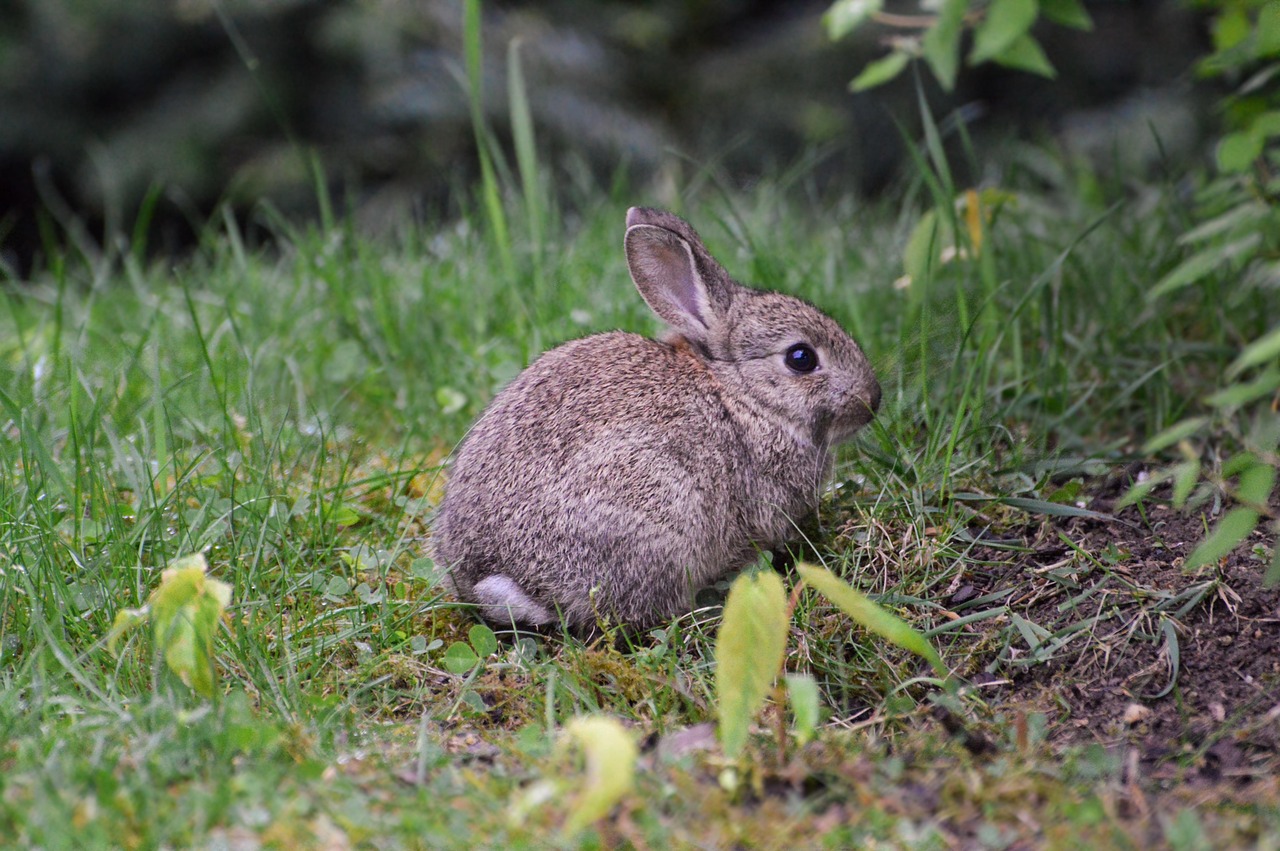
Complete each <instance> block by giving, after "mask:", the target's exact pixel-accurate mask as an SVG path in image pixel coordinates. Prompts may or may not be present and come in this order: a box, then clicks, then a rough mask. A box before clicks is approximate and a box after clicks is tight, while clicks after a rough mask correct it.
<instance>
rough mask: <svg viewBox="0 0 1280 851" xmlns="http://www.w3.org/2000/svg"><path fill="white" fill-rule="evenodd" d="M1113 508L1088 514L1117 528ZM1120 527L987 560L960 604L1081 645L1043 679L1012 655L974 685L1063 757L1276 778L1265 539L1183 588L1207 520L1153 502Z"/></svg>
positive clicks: (1277, 697)
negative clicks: (1061, 746) (1041, 728)
mask: <svg viewBox="0 0 1280 851" xmlns="http://www.w3.org/2000/svg"><path fill="white" fill-rule="evenodd" d="M1117 497H1118V494H1116V493H1106V492H1105V491H1104V492H1103V493H1101V494H1097V495H1095V496H1094V497H1093V498H1092V500H1091V501H1090V503H1089V508H1090V509H1091V510H1095V511H1099V512H1103V513H1110V512H1111V510H1112V505H1113V503H1114V502H1115V500H1116V498H1117ZM1116 516H1117V518H1118V520H1117V521H1113V522H1107V521H1103V520H1096V519H1087V518H1069V519H1066V518H1055V519H1054V520H1053V521H1051V522H1045V523H1044V524H1042V525H1038V526H1036V527H1034V528H1027V529H1023V530H1020V531H1019V532H1018V533H1015V534H1014V535H1012V536H1010V535H1008V534H1006V535H1005V536H1003V537H1005V538H1009V537H1012V538H1014V539H1015V541H1016V542H1017V543H1019V544H1021V545H1022V546H1023V547H1025V551H1021V552H1011V551H1010V550H1008V549H997V548H994V547H992V548H986V547H982V548H979V551H978V552H977V553H976V555H978V556H979V557H980V558H982V559H983V560H984V562H985V563H986V564H987V565H988V566H989V567H988V570H987V572H986V573H985V575H974V574H971V575H969V576H967V577H966V580H967V582H968V584H969V586H971V587H966V588H962V589H959V590H958V591H957V592H955V593H956V594H960V593H961V592H963V594H964V596H965V597H967V598H976V597H980V596H982V595H984V594H989V593H993V592H998V591H1001V590H1012V594H1011V595H1010V597H1009V599H1008V603H1009V606H1010V610H1011V611H1013V612H1017V613H1019V614H1020V615H1021V616H1022V617H1023V618H1025V619H1026V621H1028V622H1030V623H1032V624H1038V625H1040V626H1043V627H1045V628H1046V629H1048V630H1049V631H1050V632H1051V633H1052V634H1053V635H1055V636H1057V635H1065V634H1071V635H1072V636H1073V637H1072V638H1071V639H1070V640H1069V641H1068V642H1067V643H1066V644H1065V645H1064V646H1062V647H1061V648H1059V649H1057V650H1056V651H1055V652H1054V653H1053V654H1052V657H1051V659H1050V661H1048V662H1045V663H1039V664H1028V663H1029V662H1033V661H1034V660H1033V658H1032V656H1033V651H1032V650H1031V649H1030V644H1028V643H1026V642H1015V643H1013V644H1011V645H1010V646H1009V648H1008V649H1006V650H1004V651H1003V652H1002V653H1001V654H1000V658H998V659H997V660H996V661H995V662H994V663H993V664H992V665H990V666H989V668H988V671H987V672H984V673H980V674H979V675H978V676H977V678H976V679H977V681H978V682H982V681H983V679H984V678H985V679H986V680H988V681H989V682H990V684H991V691H992V693H993V694H992V696H993V697H995V702H998V703H1004V702H1013V701H1016V702H1017V703H1019V704H1024V703H1027V702H1029V703H1030V704H1031V705H1033V706H1035V707H1037V708H1039V709H1041V710H1042V711H1045V712H1046V713H1047V714H1048V715H1049V717H1050V719H1051V724H1050V730H1049V735H1050V737H1051V739H1052V740H1053V741H1055V742H1061V743H1086V742H1097V743H1100V744H1102V745H1103V746H1105V747H1107V748H1109V749H1113V750H1118V751H1122V752H1123V758H1124V759H1125V764H1126V766H1127V771H1128V773H1129V774H1130V775H1131V777H1132V779H1135V780H1136V779H1138V778H1139V777H1140V778H1141V779H1142V780H1144V781H1155V782H1157V783H1159V782H1160V781H1162V780H1169V781H1173V780H1180V781H1193V782H1194V781H1196V780H1201V781H1206V782H1218V781H1227V782H1232V780H1233V779H1234V781H1235V782H1242V783H1247V782H1249V781H1250V780H1251V779H1255V778H1263V777H1269V776H1275V775H1276V773H1277V771H1278V769H1280V587H1273V588H1264V587H1263V575H1264V573H1265V572H1266V568H1267V564H1268V563H1269V560H1270V557H1269V554H1267V550H1269V548H1270V547H1271V546H1273V545H1274V543H1275V542H1274V541H1269V540H1266V538H1265V536H1264V535H1263V533H1262V532H1260V531H1255V532H1254V533H1253V534H1252V535H1251V536H1250V538H1249V539H1248V541H1247V542H1245V543H1244V544H1242V545H1241V546H1239V547H1237V548H1236V550H1235V551H1234V552H1232V553H1231V554H1230V555H1229V556H1227V557H1226V558H1224V559H1223V560H1222V561H1221V562H1220V564H1219V565H1217V566H1216V567H1214V568H1209V569H1207V570H1202V571H1199V572H1196V573H1188V572H1187V571H1185V570H1184V569H1183V567H1182V565H1183V562H1184V561H1185V558H1186V556H1187V555H1189V554H1190V552H1191V551H1192V550H1193V549H1194V548H1195V546H1196V544H1197V543H1198V542H1199V541H1200V540H1201V539H1202V538H1203V537H1204V533H1205V522H1204V519H1203V517H1202V515H1201V514H1200V513H1198V512H1185V513H1184V512H1181V511H1176V510H1174V509H1172V508H1171V507H1169V506H1167V505H1157V504H1152V503H1148V505H1147V506H1146V509H1145V513H1140V512H1139V511H1138V510H1137V509H1136V508H1127V509H1125V510H1123V511H1121V512H1119V513H1118V514H1117V515H1116ZM1068 542H1070V543H1068ZM1072 545H1074V546H1072ZM1264 556H1265V558H1264ZM1073 626H1074V627H1076V629H1077V631H1076V632H1074V633H1070V629H1071V627H1073ZM1044 640H1045V641H1051V640H1052V638H1045V639H1044ZM1135 775H1136V776H1135Z"/></svg>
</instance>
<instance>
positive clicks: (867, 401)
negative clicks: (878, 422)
mask: <svg viewBox="0 0 1280 851" xmlns="http://www.w3.org/2000/svg"><path fill="white" fill-rule="evenodd" d="M879 409H880V385H879V383H875V384H872V386H871V387H870V392H868V393H867V398H861V397H856V398H855V399H854V400H853V402H852V403H851V404H849V405H847V406H846V407H845V408H844V409H843V410H841V411H840V412H839V414H838V415H837V413H835V412H830V411H823V412H821V413H819V414H818V415H817V417H816V418H815V419H814V424H813V442H814V443H815V444H816V445H818V446H835V445H836V444H838V443H844V442H845V441H846V440H849V439H851V438H852V437H853V436H854V435H855V434H857V433H858V432H859V431H861V430H862V428H863V426H865V425H867V423H869V422H871V420H872V419H874V418H875V415H876V411H877V410H879Z"/></svg>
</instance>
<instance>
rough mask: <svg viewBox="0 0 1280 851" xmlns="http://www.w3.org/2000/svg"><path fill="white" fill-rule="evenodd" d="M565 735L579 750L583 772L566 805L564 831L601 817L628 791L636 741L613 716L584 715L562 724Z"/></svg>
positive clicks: (632, 774)
mask: <svg viewBox="0 0 1280 851" xmlns="http://www.w3.org/2000/svg"><path fill="white" fill-rule="evenodd" d="M565 736H566V737H567V739H568V740H569V742H570V743H572V744H573V745H574V746H576V747H577V748H579V749H580V750H581V752H582V755H583V759H584V761H585V763H586V773H585V775H584V776H583V777H582V778H581V782H580V784H579V786H580V791H579V793H578V794H577V795H576V796H575V797H574V800H573V803H572V804H571V805H570V807H569V817H568V819H567V820H566V821H565V826H564V830H565V833H566V834H574V833H577V832H578V831H580V830H582V828H584V827H586V826H587V825H589V824H591V823H592V822H594V821H597V820H599V819H601V818H604V817H605V816H607V815H608V814H609V810H611V809H613V806H614V804H616V803H618V801H620V800H621V799H622V796H623V795H625V794H627V792H629V791H631V787H632V785H633V784H634V783H635V774H636V755H637V749H636V743H635V739H633V738H632V736H631V733H629V732H627V729H626V728H625V727H623V726H622V724H620V723H619V722H618V721H617V720H615V719H613V718H609V717H607V716H603V715H585V716H581V717H578V718H575V719H573V720H572V721H570V722H569V723H568V724H567V725H566V726H565Z"/></svg>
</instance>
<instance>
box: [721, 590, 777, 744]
mask: <svg viewBox="0 0 1280 851" xmlns="http://www.w3.org/2000/svg"><path fill="white" fill-rule="evenodd" d="M786 647H787V592H786V591H785V590H784V589H783V587H782V580H781V579H780V578H779V577H778V574H776V573H774V572H773V571H771V570H760V571H756V572H754V573H744V574H742V575H741V576H739V577H738V578H737V579H736V580H734V583H733V586H732V587H730V589H729V598H728V599H727V600H725V604H724V617H723V619H722V622H721V624H720V632H719V634H718V635H717V636H716V706H717V709H718V711H719V715H720V744H721V745H722V746H723V747H724V752H725V754H726V755H727V756H728V757H729V758H730V759H733V758H736V757H737V756H738V754H740V753H741V752H742V748H743V747H744V746H745V745H746V743H747V728H748V726H749V725H750V724H751V719H752V718H754V717H755V714H756V713H757V712H759V711H760V707H761V706H763V705H764V701H765V697H766V696H767V695H768V693H769V688H770V687H771V686H772V685H773V681H774V679H775V678H776V677H777V675H778V671H779V669H780V668H781V667H782V657H783V654H784V653H785V652H786Z"/></svg>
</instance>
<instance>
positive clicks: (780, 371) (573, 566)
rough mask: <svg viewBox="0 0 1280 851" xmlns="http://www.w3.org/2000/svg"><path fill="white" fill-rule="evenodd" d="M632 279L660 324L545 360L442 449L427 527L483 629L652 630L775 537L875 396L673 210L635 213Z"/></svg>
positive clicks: (828, 334)
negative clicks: (444, 460) (733, 273)
mask: <svg viewBox="0 0 1280 851" xmlns="http://www.w3.org/2000/svg"><path fill="white" fill-rule="evenodd" d="M624 250H625V254H626V260H627V266H628V268H629V270H630V273H631V278H632V281H633V282H634V283H635V286H636V288H637V289H638V290H639V291H640V295H641V296H642V297H643V298H644V300H645V302H647V303H648V305H649V307H650V308H651V309H652V310H653V312H654V313H656V314H657V315H658V317H659V318H661V319H662V320H663V321H664V322H666V323H667V324H668V325H669V326H670V330H669V332H668V333H667V334H666V335H665V336H663V337H662V338H661V339H658V340H654V339H650V338H647V337H643V336H641V335H638V334H632V333H627V332H622V331H612V332H607V333H602V334H596V335H594V336H590V337H585V338H582V339H578V340H573V341H570V342H568V343H565V344H563V345H561V346H558V347H557V348H554V349H551V350H550V351H548V352H546V353H544V354H543V355H542V356H541V357H539V358H537V359H536V360H535V361H534V362H533V363H532V364H531V365H530V366H529V367H528V368H527V369H525V370H524V372H522V373H521V374H520V375H519V376H517V377H516V378H515V380H514V381H512V382H511V383H510V384H509V385H508V386H507V387H505V388H504V389H503V390H502V391H500V392H499V393H498V394H497V396H496V397H495V398H494V399H493V400H492V402H491V403H490V404H489V406H488V408H487V409H486V410H485V411H484V413H483V414H482V415H481V416H480V418H479V419H478V420H477V421H476V423H475V425H474V426H473V427H472V429H471V431H470V432H469V433H468V435H467V436H466V438H465V439H464V440H463V442H462V444H461V446H460V447H459V449H458V451H457V454H456V458H455V461H454V464H453V468H452V473H451V475H450V477H449V480H448V481H447V482H446V484H445V494H444V498H443V501H442V503H441V506H440V509H439V512H438V514H437V517H436V520H435V523H434V528H433V531H432V538H431V546H432V549H433V551H434V552H433V555H434V558H435V560H436V562H437V563H438V564H439V565H440V566H442V568H443V571H444V573H445V575H446V582H447V583H448V586H449V587H451V589H452V590H453V591H454V593H455V594H456V595H457V596H458V597H459V598H460V599H461V600H464V601H467V602H470V603H474V604H476V606H477V607H478V612H479V614H480V615H481V616H482V617H483V618H484V619H485V620H487V621H489V622H490V623H493V624H495V625H505V626H529V627H535V628H538V627H547V626H553V625H555V624H556V622H557V621H558V620H559V621H561V622H562V623H563V624H564V625H565V626H567V627H568V629H569V630H570V631H572V632H575V633H577V634H590V633H592V632H593V631H594V630H595V629H596V627H597V626H598V625H599V624H600V623H601V621H611V622H613V623H614V624H617V625H620V626H626V627H628V628H633V629H646V628H651V627H653V626H655V625H657V624H660V623H663V622H666V621H668V620H670V619H672V618H673V617H675V616H677V615H680V614H683V613H687V612H688V611H690V610H691V608H692V604H693V597H694V594H695V593H696V592H697V591H698V590H699V589H701V588H703V587H705V586H707V585H709V584H711V583H712V582H714V581H716V580H717V579H719V578H721V577H723V576H725V575H727V574H729V573H731V572H733V571H736V570H739V569H741V568H743V567H745V566H747V565H748V564H750V563H751V562H752V561H754V560H755V558H756V557H757V555H758V553H759V552H760V551H761V550H767V549H772V548H775V547H777V546H779V545H781V544H783V543H785V542H786V541H787V539H788V538H789V537H790V535H789V533H791V532H792V530H793V529H794V527H795V523H796V522H797V521H799V520H800V519H802V518H804V517H805V516H807V515H810V514H812V513H813V512H815V511H816V509H817V503H818V495H819V492H820V490H821V488H822V485H823V482H824V480H825V478H826V477H827V476H828V475H829V474H830V470H831V465H832V448H833V447H834V446H835V445H836V444H838V443H840V442H842V441H844V440H847V439H848V438H850V437H852V436H853V434H854V433H855V432H856V431H858V429H859V428H861V427H862V426H864V425H866V424H867V423H868V422H869V421H870V420H871V418H872V416H873V415H874V413H875V411H876V409H877V408H878V407H879V404H880V385H879V383H878V382H877V381H876V378H875V375H874V374H873V372H872V369H871V367H870V365H869V364H868V363H867V359H866V357H865V356H864V355H863V353H862V350H861V349H860V348H859V347H858V344H857V343H855V342H854V341H853V340H852V339H851V338H850V337H849V335H848V334H846V333H845V332H844V331H843V330H842V329H841V328H840V326H839V325H838V324H837V323H836V322H835V321H834V320H833V319H831V318H830V317H829V316H827V315H826V314H824V313H822V312H821V311H819V310H818V309H817V308H815V307H813V306H812V305H810V304H808V303H806V302H804V301H801V300H800V299H798V298H793V297H792V296H789V295H782V294H780V293H775V292H765V291H760V290H755V289H751V288H748V287H745V286H742V285H741V284H738V283H736V282H734V281H733V280H731V279H730V277H729V275H728V273H727V272H725V270H724V269H723V268H722V267H721V266H720V264H719V263H717V262H716V260H715V259H713V258H712V257H711V255H710V254H709V253H708V252H707V249H706V248H705V247H704V246H703V244H702V241H701V240H700V239H699V238H698V235H697V233H695V232H694V230H693V228H692V227H691V226H690V225H689V224H688V223H687V222H685V221H684V220H683V219H680V218H678V217H677V216H675V215H672V214H671V213H667V212H663V211H659V210H653V209H646V208H641V207H633V208H631V209H630V210H629V211H628V212H627V226H626V236H625V239H624Z"/></svg>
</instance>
